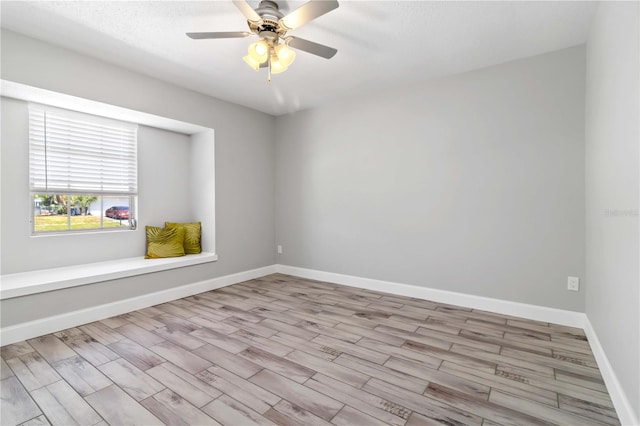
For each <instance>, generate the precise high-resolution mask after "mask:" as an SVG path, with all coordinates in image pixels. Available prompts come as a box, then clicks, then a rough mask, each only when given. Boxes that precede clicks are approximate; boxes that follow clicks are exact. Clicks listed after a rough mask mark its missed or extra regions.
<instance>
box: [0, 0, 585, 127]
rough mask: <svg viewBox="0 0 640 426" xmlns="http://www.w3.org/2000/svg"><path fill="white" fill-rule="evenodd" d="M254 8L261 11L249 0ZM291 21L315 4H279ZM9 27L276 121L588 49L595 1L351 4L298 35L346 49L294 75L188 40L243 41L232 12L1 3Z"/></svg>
mask: <svg viewBox="0 0 640 426" xmlns="http://www.w3.org/2000/svg"><path fill="white" fill-rule="evenodd" d="M249 3H250V4H251V5H252V6H254V7H255V6H257V4H258V1H256V0H249ZM278 3H279V4H280V5H281V9H282V10H284V11H285V13H286V12H287V11H291V10H293V9H295V8H297V7H299V6H300V5H302V4H304V2H298V1H296V2H294V1H278ZM1 6H2V10H1V12H2V27H4V28H8V29H10V30H12V31H16V32H18V33H22V34H25V35H28V36H31V37H34V38H37V39H42V40H45V41H47V42H49V43H54V44H57V45H60V46H63V47H66V48H69V49H71V50H75V51H78V52H81V53H84V54H86V55H90V56H94V57H97V58H100V59H103V60H105V61H108V62H111V63H115V64H118V65H120V66H123V67H126V68H129V69H133V70H136V71H138V72H141V73H144V74H147V75H151V76H154V77H157V78H159V79H162V80H165V81H169V82H172V83H174V84H177V85H180V86H183V87H186V88H189V89H192V90H195V91H198V92H202V93H205V94H208V95H211V96H214V97H217V98H220V99H224V100H227V101H230V102H234V103H237V104H240V105H245V106H248V107H250V108H254V109H257V110H260V111H264V112H266V113H269V114H273V115H280V114H286V113H289V112H293V111H297V110H300V109H305V108H310V107H314V106H318V105H321V104H325V103H327V102H330V101H332V100H334V99H336V98H339V97H342V96H349V95H353V94H357V93H366V92H371V91H373V90H377V89H380V88H388V87H393V86H396V85H405V84H408V83H411V82H415V81H422V80H425V79H428V78H434V77H440V76H443V75H448V74H456V73H460V72H464V71H468V70H472V69H476V68H481V67H486V66H489V65H493V64H497V63H501V62H505V61H509V60H513V59H517V58H523V57H527V56H532V55H537V54H541V53H545V52H549V51H553V50H558V49H563V48H566V47H570V46H575V45H578V44H582V43H584V42H585V41H586V38H587V32H588V28H589V25H590V23H591V18H592V16H593V13H594V11H595V8H596V3H594V2H529V1H517V2H509V1H506V2H483V1H476V2H426V1H395V2H389V1H345V0H340V7H339V8H338V9H336V10H334V11H332V12H329V13H328V14H326V15H324V16H322V17H320V18H318V19H317V20H315V21H312V22H311V23H309V24H307V25H305V26H303V27H301V28H299V29H297V30H294V31H292V32H291V33H290V34H292V35H296V36H299V37H302V38H306V39H309V40H312V41H316V42H318V43H322V44H326V45H328V46H331V47H335V48H337V49H338V53H337V55H336V56H335V57H334V58H333V59H330V60H326V59H323V58H319V57H316V56H313V55H310V54H308V53H305V52H298V55H297V58H296V61H295V62H294V63H293V64H292V65H291V66H290V67H289V70H288V71H286V72H285V73H283V74H278V75H275V76H273V79H272V82H271V83H267V81H266V71H265V70H264V69H263V70H261V71H259V72H256V71H253V70H251V69H250V68H249V67H248V66H247V65H246V64H245V63H244V62H243V61H242V56H244V55H245V54H246V51H247V46H248V45H249V43H251V42H252V40H255V39H254V38H245V39H225V40H191V39H189V38H187V37H186V36H185V32H192V31H193V32H196V31H244V30H246V28H247V26H246V21H245V19H244V18H243V16H242V14H241V13H240V12H239V11H238V10H237V9H236V8H235V6H234V5H233V4H232V3H231V2H230V1H195V2H194V1H141V2H129V1H109V2H101V1H72V2H63V1H44V2H42V1H37V2H28V1H18V2H13V1H2V5H1Z"/></svg>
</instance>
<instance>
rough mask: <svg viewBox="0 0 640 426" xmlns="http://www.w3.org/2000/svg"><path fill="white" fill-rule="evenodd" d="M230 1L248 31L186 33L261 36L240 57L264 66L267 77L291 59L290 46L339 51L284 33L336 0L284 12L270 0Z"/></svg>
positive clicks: (315, 1) (320, 52) (318, 1)
mask: <svg viewBox="0 0 640 426" xmlns="http://www.w3.org/2000/svg"><path fill="white" fill-rule="evenodd" d="M233 4H235V5H236V7H237V8H238V9H240V11H241V12H242V14H243V15H244V16H245V17H246V18H247V24H248V25H249V30H250V31H251V32H248V31H232V32H202V33H187V36H188V37H190V38H192V39H194V40H204V39H218V38H243V37H247V36H250V35H257V36H258V37H259V38H260V40H258V41H257V42H255V43H252V44H251V45H249V53H248V55H247V56H245V57H244V58H242V59H244V61H245V62H246V63H247V64H248V65H249V66H250V67H251V68H253V69H255V70H259V69H260V68H267V70H268V80H269V81H271V74H278V73H281V72H283V71H286V70H287V68H288V67H289V65H291V64H292V63H293V61H294V59H295V57H296V53H295V51H294V50H293V49H290V47H293V48H294V49H298V50H302V51H304V52H308V53H311V54H313V55H317V56H321V57H323V58H326V59H330V58H332V57H333V56H334V55H335V54H336V53H337V52H338V51H337V50H336V49H334V48H332V47H328V46H325V45H322V44H319V43H314V42H312V41H309V40H305V39H302V38H300V37H293V36H290V35H287V33H288V32H289V31H291V30H294V29H296V28H298V27H301V26H302V25H304V24H306V23H307V22H309V21H312V20H314V19H316V18H318V17H320V16H322V15H324V14H325V13H328V12H331V11H332V10H333V9H336V8H337V7H338V2H337V1H336V0H311V1H309V2H308V3H305V4H304V5H302V6H300V7H299V8H298V9H296V10H294V11H293V12H291V13H289V14H288V15H286V16H285V15H284V14H283V13H282V12H281V11H280V8H279V6H278V3H276V2H275V1H273V0H262V1H261V2H260V5H259V6H258V8H257V9H253V8H252V7H251V6H250V5H249V3H247V2H246V0H233Z"/></svg>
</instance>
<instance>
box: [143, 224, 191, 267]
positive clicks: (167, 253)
mask: <svg viewBox="0 0 640 426" xmlns="http://www.w3.org/2000/svg"><path fill="white" fill-rule="evenodd" d="M145 230H146V231H147V255H146V256H145V259H159V258H163V257H178V256H184V255H185V253H184V233H185V230H184V229H183V228H159V227H157V226H145Z"/></svg>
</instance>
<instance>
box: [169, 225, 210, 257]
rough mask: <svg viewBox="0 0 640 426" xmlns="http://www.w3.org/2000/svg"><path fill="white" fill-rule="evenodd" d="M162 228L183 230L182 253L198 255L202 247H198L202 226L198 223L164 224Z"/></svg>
mask: <svg viewBox="0 0 640 426" xmlns="http://www.w3.org/2000/svg"><path fill="white" fill-rule="evenodd" d="M164 226H165V227H166V228H184V231H185V232H184V252H185V253H186V254H198V253H200V252H201V251H202V247H201V246H200V238H201V234H202V225H201V224H200V222H191V223H175V222H165V223H164Z"/></svg>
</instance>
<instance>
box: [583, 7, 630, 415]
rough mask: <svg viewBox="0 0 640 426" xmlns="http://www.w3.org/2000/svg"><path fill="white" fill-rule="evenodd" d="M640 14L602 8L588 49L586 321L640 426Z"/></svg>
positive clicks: (614, 8)
mask: <svg viewBox="0 0 640 426" xmlns="http://www.w3.org/2000/svg"><path fill="white" fill-rule="evenodd" d="M639 13H640V6H639V4H638V3H637V2H629V3H618V2H612V3H601V4H600V5H599V7H598V11H597V12H596V15H595V18H594V21H593V25H592V28H591V32H590V34H589V40H588V44H587V46H588V49H587V85H586V87H587V97H586V98H587V109H586V123H587V127H586V212H587V213H586V223H587V228H586V229H587V234H586V259H587V266H586V267H587V282H586V290H587V293H586V313H587V316H588V317H589V320H590V321H591V324H592V325H593V327H594V329H595V331H596V334H597V335H598V338H599V340H600V342H601V344H602V346H603V347H604V350H605V352H606V353H607V357H608V359H609V361H610V362H611V365H612V366H613V369H614V371H615V373H616V376H617V377H618V379H619V380H620V382H621V384H622V386H623V388H624V391H625V393H626V394H627V396H628V398H629V400H630V402H631V404H632V407H633V410H635V415H636V418H637V419H640V361H639V360H640V313H639V312H640V310H639V308H638V307H639V306H640V289H639V286H640V284H639V283H640V272H639V266H638V260H639V257H640V251H639V249H638V246H639V232H640V227H639V226H638V209H639V207H640V205H639V192H640V184H639V182H640V175H639V171H640V167H639V160H638V155H639V154H640V152H639V149H638V144H639V143H640V129H639V128H638V119H639V117H640V100H639V96H640V83H639V79H640V66H639V61H640V43H639V41H638V40H639V37H640V18H639Z"/></svg>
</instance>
